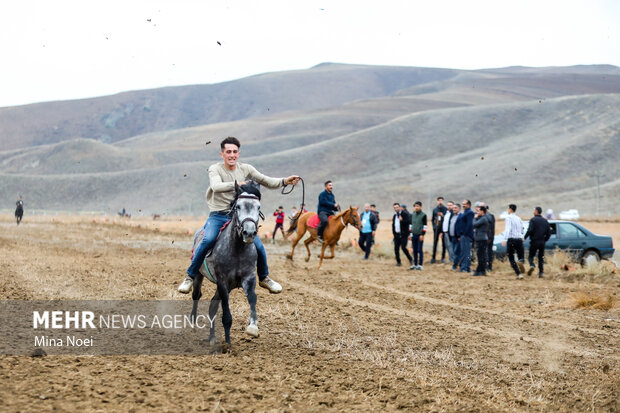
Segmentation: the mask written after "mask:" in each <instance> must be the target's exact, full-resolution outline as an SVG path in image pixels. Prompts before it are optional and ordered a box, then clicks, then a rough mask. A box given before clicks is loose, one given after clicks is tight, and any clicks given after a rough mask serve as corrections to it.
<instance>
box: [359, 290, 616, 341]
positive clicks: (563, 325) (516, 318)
mask: <svg viewBox="0 0 620 413" xmlns="http://www.w3.org/2000/svg"><path fill="white" fill-rule="evenodd" d="M359 282H360V283H361V284H363V285H365V286H368V287H371V288H375V289H378V290H383V291H388V292H390V293H392V294H396V295H402V296H403V297H407V298H413V299H415V300H416V301H421V302H426V303H429V304H433V305H439V306H446V307H450V308H454V309H457V310H467V311H473V312H479V313H485V314H489V315H493V316H498V317H507V318H512V319H513V320H514V321H520V322H523V321H524V320H525V321H528V322H531V323H540V324H549V325H552V326H554V327H561V328H564V329H566V330H574V329H575V326H574V325H571V324H568V323H562V322H560V321H556V320H543V319H540V318H532V317H528V316H524V315H517V314H511V313H508V312H499V311H495V310H489V309H486V308H480V307H472V306H469V305H465V304H458V303H453V302H449V301H445V300H440V299H437V298H432V297H428V296H424V295H421V294H418V293H411V292H404V291H401V290H397V289H395V288H391V287H387V286H385V285H380V284H376V283H373V282H369V281H365V280H359ZM579 330H580V331H583V332H588V333H590V334H593V335H596V336H603V337H609V336H610V335H613V336H614V337H618V336H619V335H616V334H613V331H612V332H607V333H606V332H602V331H600V330H595V329H593V328H588V327H580V328H579Z"/></svg>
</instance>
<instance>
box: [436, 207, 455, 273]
mask: <svg viewBox="0 0 620 413" xmlns="http://www.w3.org/2000/svg"><path fill="white" fill-rule="evenodd" d="M453 209H454V202H452V201H448V202H447V203H446V213H445V214H444V216H443V220H442V223H441V233H440V234H439V237H440V238H441V239H442V240H441V241H442V243H443V244H444V245H445V246H446V250H447V251H448V260H449V261H450V262H453V261H454V251H453V249H452V242H451V241H450V234H449V232H450V219H451V218H452V210H453ZM441 262H442V263H443V262H445V261H444V260H443V259H442V260H441Z"/></svg>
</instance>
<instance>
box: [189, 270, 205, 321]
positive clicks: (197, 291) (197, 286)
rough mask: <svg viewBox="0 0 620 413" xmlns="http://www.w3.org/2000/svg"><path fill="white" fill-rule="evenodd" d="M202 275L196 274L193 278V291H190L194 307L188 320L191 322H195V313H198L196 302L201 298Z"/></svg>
mask: <svg viewBox="0 0 620 413" xmlns="http://www.w3.org/2000/svg"><path fill="white" fill-rule="evenodd" d="M203 278H204V277H203V275H202V274H200V273H199V274H198V275H197V276H196V277H194V290H193V291H192V300H194V305H193V306H192V313H191V315H190V319H191V320H192V321H196V313H197V312H198V300H200V297H202V279H203Z"/></svg>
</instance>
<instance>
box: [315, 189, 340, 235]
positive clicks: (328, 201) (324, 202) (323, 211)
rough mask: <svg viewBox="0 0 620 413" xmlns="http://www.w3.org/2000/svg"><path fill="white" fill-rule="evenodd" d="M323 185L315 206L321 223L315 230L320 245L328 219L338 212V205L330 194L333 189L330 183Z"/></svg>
mask: <svg viewBox="0 0 620 413" xmlns="http://www.w3.org/2000/svg"><path fill="white" fill-rule="evenodd" d="M324 185H325V190H324V191H323V192H321V193H320V194H319V205H318V206H317V211H316V212H317V213H318V214H319V219H320V220H321V223H320V224H319V227H318V228H317V233H318V236H319V242H320V243H321V244H322V243H323V242H324V241H323V232H324V231H325V227H326V226H327V222H328V221H329V217H330V216H331V215H334V211H338V204H337V203H336V198H335V197H334V194H333V193H332V189H333V187H334V185H333V184H332V181H326V182H325V184H324Z"/></svg>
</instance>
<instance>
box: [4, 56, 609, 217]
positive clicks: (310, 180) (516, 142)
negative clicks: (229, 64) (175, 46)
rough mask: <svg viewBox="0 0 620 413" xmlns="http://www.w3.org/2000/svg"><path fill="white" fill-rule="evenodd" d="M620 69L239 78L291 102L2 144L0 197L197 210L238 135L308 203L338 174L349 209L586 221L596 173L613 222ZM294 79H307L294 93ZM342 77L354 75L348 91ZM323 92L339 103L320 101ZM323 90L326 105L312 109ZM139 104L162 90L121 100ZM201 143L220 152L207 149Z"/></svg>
mask: <svg viewBox="0 0 620 413" xmlns="http://www.w3.org/2000/svg"><path fill="white" fill-rule="evenodd" d="M619 71H620V70H619V69H618V68H615V67H613V66H595V67H589V66H588V67H574V68H540V69H533V68H505V69H489V70H484V71H472V72H464V71H449V70H441V69H419V68H387V67H379V68H376V67H364V66H347V65H335V64H327V65H320V66H318V67H315V68H312V69H309V70H308V71H307V73H302V72H303V71H301V72H290V73H276V74H266V75H261V76H258V77H254V78H248V79H242V81H246V82H249V81H256V80H259V84H260V85H261V86H260V87H257V89H256V90H260V92H256V91H250V90H249V89H247V90H246V92H247V95H244V96H243V97H234V98H231V99H230V102H245V99H246V98H247V99H250V100H252V99H254V100H253V101H254V102H258V101H259V98H258V97H254V93H256V95H257V96H263V97H261V98H260V99H263V98H264V96H266V95H265V94H264V93H266V92H265V87H266V86H265V85H266V84H272V87H273V88H274V89H277V90H278V91H279V92H278V99H280V101H281V102H287V104H286V105H285V106H281V107H279V109H280V110H277V109H276V110H273V111H269V113H268V114H264V113H263V114H262V115H261V114H260V113H259V112H260V111H258V112H255V111H253V110H252V109H251V108H250V107H246V109H247V110H245V111H240V112H237V114H236V115H235V116H239V117H241V118H240V119H237V120H235V119H233V118H230V119H224V121H219V122H216V121H215V119H217V117H212V118H209V119H207V120H202V121H200V122H204V123H201V124H198V125H192V122H194V121H196V120H188V119H189V118H187V117H186V116H188V115H187V114H185V115H183V116H181V115H178V118H176V120H175V118H174V116H173V114H168V115H169V116H170V120H165V121H164V120H162V122H163V123H162V125H163V124H164V123H166V122H168V125H173V126H172V127H174V125H175V122H177V123H178V124H182V123H189V124H188V125H187V126H189V127H183V128H179V129H165V130H159V131H157V130H151V129H148V128H147V129H146V130H143V131H142V132H141V133H139V134H135V135H131V136H127V137H123V134H122V133H119V134H118V135H117V136H116V137H115V138H114V141H110V142H105V141H104V140H102V139H93V138H92V137H84V136H80V137H73V138H72V137H70V136H68V135H65V134H61V135H62V136H61V139H56V138H54V137H52V138H51V139H50V140H48V141H45V142H41V144H36V145H35V144H33V142H31V144H30V145H26V144H24V145H22V146H21V147H13V148H12V149H6V147H10V145H5V142H4V141H3V145H5V150H4V151H2V152H0V180H1V182H2V184H0V197H1V198H2V199H5V200H6V202H5V205H8V206H10V205H12V204H13V202H14V198H16V197H17V195H18V194H24V196H25V199H26V205H27V208H30V209H65V210H66V209H70V210H104V211H115V210H120V209H121V208H122V207H125V208H127V209H129V210H131V211H134V213H136V212H140V213H145V214H146V213H153V212H157V213H169V214H172V213H192V214H204V213H206V205H205V204H204V191H205V189H206V187H207V185H208V178H207V176H206V168H207V167H208V165H209V164H211V163H212V162H215V161H217V160H218V151H219V148H218V147H217V143H218V142H219V140H220V139H221V138H222V137H224V136H238V137H239V138H240V139H241V140H242V143H243V145H242V148H241V149H242V153H243V158H242V160H244V161H247V162H249V163H252V164H253V165H255V166H257V167H258V168H259V169H260V170H262V171H263V172H265V173H267V174H268V175H272V176H282V175H287V174H291V173H297V174H300V175H302V176H303V177H304V180H305V182H306V199H307V203H308V205H309V206H310V207H311V208H313V207H314V203H315V202H316V196H317V194H318V192H319V191H320V190H321V189H322V182H323V181H324V180H325V179H328V178H329V179H332V180H334V181H335V193H336V195H337V199H338V200H339V201H340V202H341V203H342V204H347V203H351V204H361V203H363V202H366V201H369V202H375V203H376V204H377V205H379V207H380V208H381V209H383V210H389V209H391V208H390V206H391V204H392V202H393V201H401V202H405V203H407V204H412V203H413V201H415V200H421V201H423V202H424V203H425V204H428V203H429V201H430V200H431V199H433V198H434V197H435V196H437V195H443V196H445V197H447V198H454V199H455V200H458V201H460V200H462V199H463V198H470V199H472V200H479V199H484V200H486V201H488V202H491V204H492V205H494V206H495V205H497V207H496V208H494V209H495V210H496V211H497V210H499V209H503V207H502V205H504V204H505V203H506V202H508V201H512V202H517V203H518V204H520V205H522V206H524V207H526V208H529V207H531V206H534V205H535V204H543V207H545V208H546V207H552V208H553V209H556V210H557V209H563V208H568V207H577V208H579V209H581V210H582V213H593V212H594V211H595V207H596V204H595V195H596V187H595V185H596V181H595V180H594V179H593V177H592V176H593V175H592V174H593V173H600V174H602V176H603V179H602V181H601V183H602V184H603V185H602V186H601V195H602V197H601V209H602V211H603V212H604V213H605V212H610V211H613V209H612V207H613V206H614V205H615V203H616V202H617V201H618V200H619V193H620V167H619V166H618V162H617V159H619V158H620V116H619V115H620V74H619ZM353 74H355V76H353ZM288 76H292V78H295V79H296V82H301V83H303V82H302V81H301V80H300V79H302V78H303V79H305V80H304V81H305V82H307V83H306V84H305V85H300V86H299V87H297V84H296V85H295V86H293V85H292V84H291V83H288V82H293V81H292V80H291V79H292V78H291V79H288V80H287V77H288ZM347 77H349V78H351V77H353V78H354V79H348V80H347V81H344V80H343V79H344V78H347ZM277 79H280V80H277ZM282 79H284V80H282ZM379 79H381V81H379ZM270 82H271V83H270ZM279 82H280V83H279ZM360 82H361V83H360ZM229 83H230V82H229ZM232 83H234V82H232ZM356 85H357V87H354V86H356ZM472 85H473V87H472ZM246 86H247V85H246ZM222 87H224V86H222ZM226 87H228V88H231V87H232V85H227V86H226ZM188 88H192V87H188ZM329 88H332V89H333V91H332V96H329V94H328V93H327V92H325V90H324V89H329ZM347 88H350V90H344V89H347ZM353 89H359V90H355V91H353ZM302 90H312V93H310V95H309V97H308V101H307V102H306V103H304V104H302V103H300V102H299V101H298V100H297V101H295V100H294V99H293V97H291V96H289V95H293V94H295V95H297V98H299V97H301V96H304V95H303V93H301V92H300V91H302ZM318 90H322V91H323V92H325V93H326V94H325V95H324V96H321V97H320V98H319V97H317V96H318V95H320V93H319V92H318ZM159 92H161V90H160V91H159ZM168 92H171V90H166V93H168ZM294 92H295V93H294ZM140 93H154V91H143V92H129V93H128V94H126V95H125V94H122V95H123V96H125V97H126V96H130V95H132V96H134V95H135V96H137V95H138V94H140ZM287 94H288V95H287ZM119 96H121V95H116V96H115V97H108V98H109V99H112V100H111V101H113V100H114V99H118V98H119ZM273 96H275V95H273ZM287 96H288V97H287ZM108 98H98V99H101V102H104V101H105V99H108ZM287 99H289V100H287ZM57 104H58V105H60V106H59V108H60V109H59V108H56V109H54V110H57V111H59V113H62V111H63V110H64V109H62V108H63V107H64V106H63V105H66V104H68V102H58V103H57ZM306 104H307V105H308V107H306V106H303V105H306ZM41 105H50V107H52V106H53V105H54V103H46V104H41ZM31 106H33V105H31ZM36 106H37V105H34V106H33V107H36ZM86 106H88V105H86ZM241 106H243V105H239V107H241ZM18 109H21V110H26V109H32V108H27V107H21V108H18ZM49 110H51V109H49ZM89 110H90V109H87V110H85V112H84V113H86V114H87V115H88V113H90V112H89ZM2 111H3V110H0V118H2V116H1V114H2ZM87 115H85V116H86V117H87ZM74 116H75V117H76V119H77V118H78V114H77V113H76V114H74ZM222 117H224V118H225V116H223V115H222ZM129 118H131V116H129V117H128V118H127V120H129ZM2 119H4V121H6V119H7V118H2ZM82 119H85V118H82ZM205 119H206V118H205ZM209 120H211V121H209ZM0 124H1V123H0ZM17 124H18V122H17V123H15V124H12V125H13V126H11V127H14V128H17V126H16V125H17ZM132 128H133V127H132ZM136 128H137V129H136V130H140V128H139V127H137V126H136ZM132 130H133V129H132ZM30 131H31V130H29V129H27V130H26V132H27V133H26V135H27V134H28V133H30ZM127 133H128V134H130V133H129V132H127ZM27 140H28V139H24V140H23V141H22V142H26V141H27ZM206 141H212V142H213V143H211V144H210V145H206V146H205V142H206ZM300 200H301V191H299V190H296V191H295V192H293V195H291V196H288V197H283V196H282V195H280V194H279V192H277V191H267V192H266V193H265V201H264V202H265V203H266V204H267V208H271V207H274V206H277V204H284V205H289V206H290V205H293V204H298V203H299V202H300Z"/></svg>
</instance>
